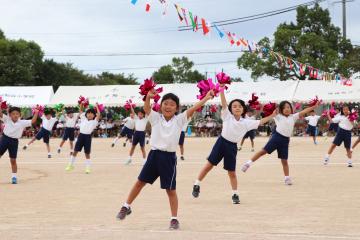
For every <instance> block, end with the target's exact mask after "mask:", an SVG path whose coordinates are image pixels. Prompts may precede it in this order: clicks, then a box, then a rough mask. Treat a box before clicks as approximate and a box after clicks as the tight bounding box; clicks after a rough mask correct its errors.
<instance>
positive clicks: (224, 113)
mask: <svg viewBox="0 0 360 240" xmlns="http://www.w3.org/2000/svg"><path fill="white" fill-rule="evenodd" d="M230 117H231V112H230V111H229V109H228V108H223V109H222V110H221V120H223V121H226V120H229V119H230Z"/></svg>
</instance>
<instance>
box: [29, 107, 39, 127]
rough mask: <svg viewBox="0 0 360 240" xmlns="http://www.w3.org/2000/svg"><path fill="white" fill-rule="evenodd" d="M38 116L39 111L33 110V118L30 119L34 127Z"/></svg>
mask: <svg viewBox="0 0 360 240" xmlns="http://www.w3.org/2000/svg"><path fill="white" fill-rule="evenodd" d="M38 116H39V110H38V109H35V110H34V116H33V117H32V119H31V124H32V125H35V123H36V121H37V119H38Z"/></svg>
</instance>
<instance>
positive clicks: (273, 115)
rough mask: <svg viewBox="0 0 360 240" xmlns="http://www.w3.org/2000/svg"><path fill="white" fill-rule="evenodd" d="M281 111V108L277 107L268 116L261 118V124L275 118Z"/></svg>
mask: <svg viewBox="0 0 360 240" xmlns="http://www.w3.org/2000/svg"><path fill="white" fill-rule="evenodd" d="M278 113H279V110H278V109H275V110H274V112H273V113H272V114H271V115H269V116H267V117H264V118H262V119H261V120H260V125H264V124H265V123H267V122H269V121H270V120H271V119H273V118H274V117H275V116H276V115H277V114H278Z"/></svg>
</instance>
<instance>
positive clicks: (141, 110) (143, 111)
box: [137, 108, 145, 115]
mask: <svg viewBox="0 0 360 240" xmlns="http://www.w3.org/2000/svg"><path fill="white" fill-rule="evenodd" d="M139 112H141V113H142V114H143V115H145V110H144V109H143V108H140V109H139V111H138V112H137V113H139Z"/></svg>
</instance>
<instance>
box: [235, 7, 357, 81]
mask: <svg viewBox="0 0 360 240" xmlns="http://www.w3.org/2000/svg"><path fill="white" fill-rule="evenodd" d="M258 44H259V46H263V47H265V48H267V49H273V50H274V51H275V52H278V53H281V54H282V55H283V56H286V57H290V58H292V59H295V60H297V61H299V62H301V63H305V64H308V65H310V66H312V67H315V68H318V69H320V70H322V71H326V72H335V73H340V74H342V75H344V76H347V77H349V76H350V75H352V74H353V73H354V72H355V71H356V66H357V65H358V64H359V61H360V60H359V58H357V59H355V58H356V56H358V54H356V51H355V49H354V47H353V46H352V45H351V43H350V41H349V40H347V39H343V37H342V35H341V31H340V29H339V28H338V27H336V26H334V25H333V24H332V23H331V18H330V14H329V11H328V10H324V9H322V8H321V7H320V6H319V5H318V4H316V5H315V6H314V7H313V8H308V7H305V6H301V7H299V8H298V9H297V20H296V23H293V22H291V23H289V24H287V23H283V24H280V25H279V26H278V28H277V30H276V32H275V33H274V42H273V43H271V42H270V39H269V38H263V39H262V40H260V42H259V43H258ZM278 60H279V59H277V57H276V56H274V55H273V54H271V53H270V52H268V51H263V52H262V53H261V54H258V55H257V54H253V53H244V54H243V55H242V56H241V57H240V58H239V59H238V66H239V68H244V69H246V70H250V71H251V72H252V77H253V78H254V79H257V78H259V77H261V76H264V75H267V76H271V77H275V78H279V79H280V80H287V79H291V78H297V79H305V76H304V75H303V76H300V74H299V71H297V70H296V68H293V69H292V70H290V69H289V68H288V67H284V65H285V63H284V62H282V64H281V62H280V64H279V63H278ZM352 60H355V63H354V61H352ZM308 73H309V70H307V72H306V75H308Z"/></svg>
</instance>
